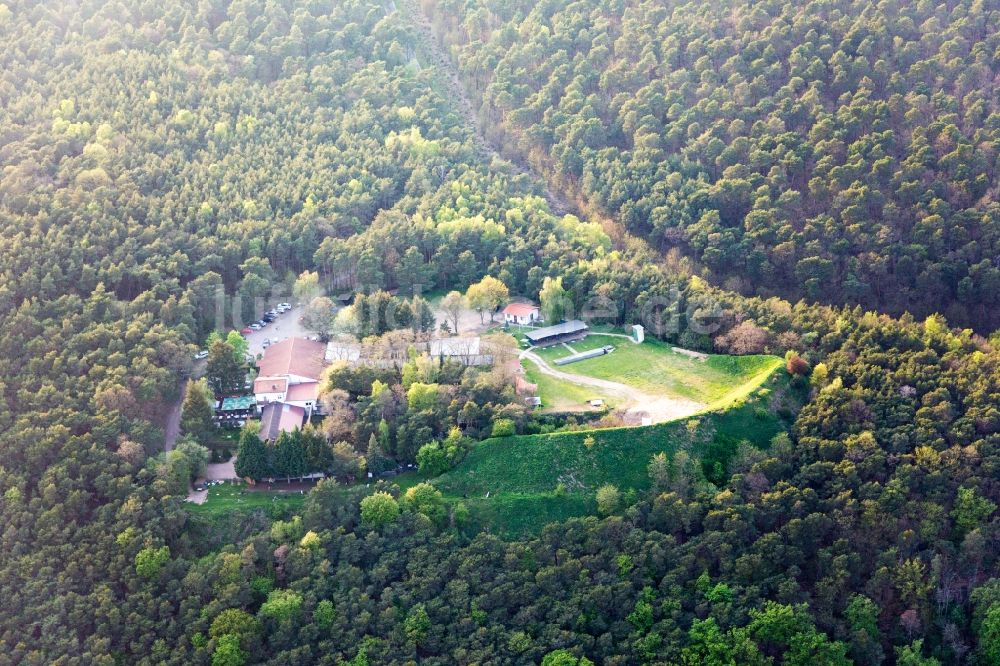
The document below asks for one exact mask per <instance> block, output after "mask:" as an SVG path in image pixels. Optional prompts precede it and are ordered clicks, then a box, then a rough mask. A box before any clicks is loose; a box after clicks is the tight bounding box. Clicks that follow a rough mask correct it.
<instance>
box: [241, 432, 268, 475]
mask: <svg viewBox="0 0 1000 666" xmlns="http://www.w3.org/2000/svg"><path fill="white" fill-rule="evenodd" d="M234 466H235V469H236V474H237V476H239V477H241V478H251V479H254V480H259V479H262V478H264V477H266V476H270V475H272V474H273V472H272V470H271V469H270V467H269V463H268V451H267V447H266V446H265V444H264V442H262V441H261V439H260V437H259V436H258V435H257V432H256V431H255V430H254V429H253V428H244V429H243V432H242V433H240V446H239V449H238V451H237V453H236V462H235V464H234Z"/></svg>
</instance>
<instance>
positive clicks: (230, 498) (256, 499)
mask: <svg viewBox="0 0 1000 666" xmlns="http://www.w3.org/2000/svg"><path fill="white" fill-rule="evenodd" d="M304 501H305V495H304V494H300V493H299V491H298V490H295V491H287V492H282V491H267V490H254V491H250V490H247V488H246V486H245V485H244V484H242V483H226V484H223V485H221V486H212V487H211V488H209V489H208V499H207V500H206V501H205V503H204V504H193V503H191V502H185V503H184V508H185V509H187V510H188V511H189V512H190V513H191V514H192V515H195V516H207V517H222V516H226V515H229V514H232V513H250V512H252V511H256V510H257V509H264V510H265V511H266V512H267V513H268V514H269V515H277V514H279V513H280V514H284V513H287V512H289V511H295V510H297V509H299V508H300V507H301V506H302V503H303V502H304Z"/></svg>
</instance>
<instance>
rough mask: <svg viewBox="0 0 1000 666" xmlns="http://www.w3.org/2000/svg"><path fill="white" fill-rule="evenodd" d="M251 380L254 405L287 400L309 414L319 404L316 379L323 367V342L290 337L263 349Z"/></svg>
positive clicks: (324, 363)
mask: <svg viewBox="0 0 1000 666" xmlns="http://www.w3.org/2000/svg"><path fill="white" fill-rule="evenodd" d="M257 366H258V368H259V369H260V374H259V375H258V376H257V379H256V380H255V381H254V383H253V392H254V396H255V397H256V399H257V404H258V405H261V406H264V405H268V404H270V403H287V404H290V405H293V406H295V407H298V408H301V409H303V410H305V414H306V415H307V416H311V415H312V413H313V411H315V410H316V408H317V407H318V405H319V402H318V399H319V379H320V376H321V375H322V374H323V368H325V367H326V345H325V344H324V343H322V342H317V341H315V340H307V339H305V338H289V339H287V340H282V341H281V342H277V343H275V344H273V345H271V346H270V347H268V348H267V349H265V350H264V355H263V357H262V358H261V359H260V362H259V363H258V364H257Z"/></svg>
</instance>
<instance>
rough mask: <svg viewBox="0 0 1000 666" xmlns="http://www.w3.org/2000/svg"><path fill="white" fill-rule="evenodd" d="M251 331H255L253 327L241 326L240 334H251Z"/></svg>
mask: <svg viewBox="0 0 1000 666" xmlns="http://www.w3.org/2000/svg"><path fill="white" fill-rule="evenodd" d="M251 333H253V329H252V328H241V329H240V335H250V334H251Z"/></svg>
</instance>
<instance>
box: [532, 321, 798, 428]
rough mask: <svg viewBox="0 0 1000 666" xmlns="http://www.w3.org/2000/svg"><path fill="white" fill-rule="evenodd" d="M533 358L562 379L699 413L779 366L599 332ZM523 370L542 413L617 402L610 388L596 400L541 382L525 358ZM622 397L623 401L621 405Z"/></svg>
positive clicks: (586, 389)
mask: <svg viewBox="0 0 1000 666" xmlns="http://www.w3.org/2000/svg"><path fill="white" fill-rule="evenodd" d="M605 345H612V346H614V347H615V350H614V351H613V352H611V353H610V354H607V355H604V356H599V357H597V358H591V359H586V360H583V361H577V362H576V363H571V364H568V365H563V366H556V365H555V361H556V360H557V359H560V358H563V357H565V356H569V355H570V354H572V353H574V352H582V351H586V350H589V349H596V348H598V347H603V346H605ZM533 353H534V354H536V355H537V356H538V358H540V359H541V360H542V361H544V362H545V363H546V364H547V365H548V366H549V367H550V368H552V369H558V371H559V372H560V373H563V374H564V375H578V376H580V377H585V378H591V379H595V380H602V381H606V382H615V383H618V384H622V385H625V386H626V387H629V388H630V389H633V390H634V391H638V392H641V393H642V394H646V396H647V397H648V398H649V399H650V400H656V399H662V398H673V399H682V400H686V401H690V402H691V403H698V404H699V405H700V406H701V408H715V407H721V406H725V405H727V404H730V403H732V402H733V401H734V400H737V399H739V398H740V397H743V396H745V395H747V394H748V393H749V392H751V391H753V390H754V389H755V388H756V387H757V386H759V385H760V384H761V382H763V381H764V380H765V379H766V378H767V377H768V376H769V375H770V374H771V373H772V372H774V370H776V369H777V368H779V367H780V366H781V364H782V361H781V359H779V358H778V357H776V356H723V355H708V356H707V358H705V359H698V358H692V357H690V356H687V355H685V354H681V353H677V352H675V351H673V350H672V349H671V347H670V345H668V344H665V343H662V342H659V341H656V340H646V341H645V342H643V343H642V344H635V343H634V342H631V341H630V340H628V339H625V338H623V337H618V336H612V335H607V334H603V333H592V334H590V335H588V336H587V338H586V339H585V340H581V341H578V342H573V343H570V344H568V345H556V346H553V347H548V348H545V349H536V350H533ZM524 366H525V368H526V372H527V375H528V379H529V381H532V382H534V383H537V384H539V393H540V394H541V397H542V402H543V404H544V405H545V406H546V407H547V408H552V409H559V410H565V409H568V408H569V407H568V405H570V404H575V405H577V408H581V407H584V405H583V404H582V403H583V402H584V401H585V400H586V399H588V398H591V397H601V398H605V399H606V400H608V401H609V403H610V404H612V405H616V403H621V402H622V400H621V394H620V392H619V395H617V396H616V395H615V394H614V392H613V391H611V390H610V389H609V390H605V391H604V392H603V393H604V394H603V395H602V391H601V389H600V387H598V386H581V384H580V382H579V381H577V382H574V381H572V380H571V379H570V378H567V377H562V378H557V377H554V376H552V374H551V373H549V376H548V377H544V378H541V377H540V375H541V374H542V373H541V372H540V371H539V368H538V366H537V364H535V363H532V362H531V360H530V358H529V359H528V360H525V362H524ZM628 397H629V396H627V395H626V396H625V398H626V401H627V399H628ZM616 398H617V400H616ZM616 406H617V405H616ZM639 406H640V407H641V405H639Z"/></svg>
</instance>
